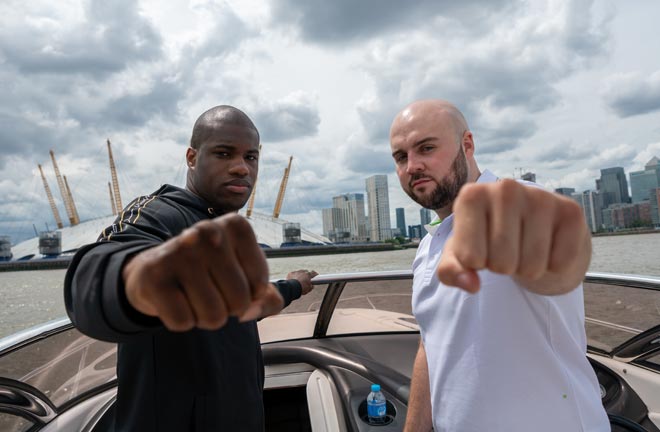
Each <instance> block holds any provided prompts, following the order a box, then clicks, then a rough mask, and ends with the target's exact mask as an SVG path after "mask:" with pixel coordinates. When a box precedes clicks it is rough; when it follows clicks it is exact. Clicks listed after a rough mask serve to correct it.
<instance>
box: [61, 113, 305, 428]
mask: <svg viewBox="0 0 660 432" xmlns="http://www.w3.org/2000/svg"><path fill="white" fill-rule="evenodd" d="M258 158H259V133H258V132H257V129H256V127H255V126H254V124H253V123H252V121H251V120H250V119H249V118H248V116H247V115H245V113H243V112H242V111H240V110H238V109H236V108H234V107H230V106H218V107H215V108H212V109H210V110H208V111H206V112H205V113H204V114H202V115H201V116H200V117H199V119H197V121H196V122H195V126H194V127H193V133H192V138H191V140H190V147H189V148H188V150H187V152H186V161H187V164H188V176H187V181H186V189H180V188H177V187H175V186H171V185H164V186H163V187H161V188H160V189H158V190H157V191H156V192H154V193H153V194H151V195H148V196H143V197H139V198H137V199H135V200H134V201H133V202H132V203H131V204H129V205H128V206H127V207H126V209H124V211H123V212H122V214H121V215H120V216H119V217H118V218H117V219H116V221H115V223H114V224H113V225H112V226H110V227H108V228H106V229H105V230H104V231H103V233H102V234H101V236H100V237H99V240H98V241H97V242H96V243H93V244H90V245H88V246H86V247H84V248H82V249H81V250H80V251H78V253H77V254H76V255H75V257H74V259H73V261H72V263H71V265H70V266H69V269H68V271H67V275H66V279H65V288H64V298H65V303H66V309H67V313H68V314H69V317H70V318H71V320H72V321H73V323H74V324H75V326H76V327H77V328H78V329H79V330H80V331H82V332H83V333H85V334H87V335H89V336H91V337H94V338H97V339H101V340H106V341H110V342H118V343H119V348H118V359H117V378H118V382H119V386H118V395H117V411H116V421H115V428H116V430H117V431H140V432H144V431H220V430H222V431H225V430H226V431H262V430H263V428H264V410H263V402H262V392H263V383H264V369H263V361H262V358H261V346H260V342H259V335H258V332H257V325H256V321H255V320H256V319H258V318H261V317H265V316H268V315H272V314H275V313H278V312H279V311H280V310H281V309H282V308H283V307H285V306H286V305H287V304H288V303H290V302H291V301H292V300H294V299H296V298H298V297H300V295H301V294H306V293H307V292H309V291H310V290H311V289H312V284H311V278H312V277H314V276H315V275H316V273H315V272H307V271H296V272H292V273H289V276H288V277H291V278H292V279H290V280H286V281H278V282H277V283H276V284H275V285H273V284H271V283H269V281H268V276H269V275H268V265H267V263H266V259H265V256H264V254H263V252H262V251H261V249H260V248H259V246H258V244H257V242H256V238H255V236H254V233H253V232H252V229H251V227H250V225H249V223H248V222H247V221H246V220H245V219H243V218H242V217H240V216H238V215H237V214H236V211H238V210H239V209H240V208H241V207H243V205H244V204H245V202H246V201H247V199H248V197H249V195H250V192H251V190H252V187H253V185H254V182H255V179H256V177H257V170H258Z"/></svg>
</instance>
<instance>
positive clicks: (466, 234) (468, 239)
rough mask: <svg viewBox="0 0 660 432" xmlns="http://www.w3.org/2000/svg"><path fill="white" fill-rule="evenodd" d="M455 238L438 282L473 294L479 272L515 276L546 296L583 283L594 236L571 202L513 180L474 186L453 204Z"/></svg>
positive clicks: (444, 256)
mask: <svg viewBox="0 0 660 432" xmlns="http://www.w3.org/2000/svg"><path fill="white" fill-rule="evenodd" d="M453 210H454V228H453V229H454V235H453V237H452V238H450V239H449V240H448V241H447V243H446V245H445V248H444V250H443V253H442V259H441V260H440V264H439V266H438V277H439V278H440V280H441V281H442V282H443V283H445V284H447V285H453V286H457V287H459V288H462V289H464V290H466V291H469V292H476V291H478V290H479V277H478V275H477V271H478V270H482V269H488V270H490V271H493V272H495V273H500V274H506V275H510V276H512V277H513V278H514V279H515V280H516V281H517V282H518V283H520V284H521V285H522V286H524V287H525V288H527V289H528V290H530V291H532V292H534V293H537V294H542V295H559V294H565V293H567V292H569V291H572V290H573V289H575V288H576V287H577V286H578V285H579V284H580V283H581V282H582V280H583V279H584V276H585V274H586V272H587V268H588V267H589V262H590V260H591V234H590V232H589V229H588V228H587V224H586V222H585V220H584V216H583V214H582V210H581V209H580V207H579V206H578V205H577V203H575V202H574V201H573V200H570V199H568V198H565V197H562V196H560V195H557V194H554V193H551V192H547V191H545V190H543V189H540V188H536V187H529V186H524V185H522V184H520V183H518V182H516V181H513V180H502V181H499V182H497V183H489V184H470V185H466V186H464V187H463V189H461V192H460V194H459V196H458V198H457V199H456V202H455V203H454V208H453Z"/></svg>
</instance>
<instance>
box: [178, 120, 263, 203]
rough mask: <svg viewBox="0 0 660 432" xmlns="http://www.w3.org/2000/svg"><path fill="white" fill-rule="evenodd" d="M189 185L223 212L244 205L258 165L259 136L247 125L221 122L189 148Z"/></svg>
mask: <svg viewBox="0 0 660 432" xmlns="http://www.w3.org/2000/svg"><path fill="white" fill-rule="evenodd" d="M186 159H187V161H188V169H189V171H188V189H190V190H191V191H192V192H193V193H195V194H196V195H198V196H200V197H202V198H203V199H204V200H206V201H207V202H208V203H209V204H210V205H211V206H212V207H213V209H214V211H215V213H216V214H218V215H220V214H224V213H228V212H233V211H237V210H239V209H240V208H242V207H243V206H244V205H245V203H246V202H247V200H248V198H249V197H250V193H251V192H252V188H253V187H254V182H255V180H256V178H257V173H258V169H259V136H258V135H257V133H256V131H255V130H253V129H251V128H249V127H245V126H239V125H234V124H224V123H218V124H215V125H213V127H212V129H211V131H210V133H208V134H207V136H206V138H205V139H204V141H202V143H201V144H200V146H199V148H198V149H193V148H189V149H188V152H187V153H186Z"/></svg>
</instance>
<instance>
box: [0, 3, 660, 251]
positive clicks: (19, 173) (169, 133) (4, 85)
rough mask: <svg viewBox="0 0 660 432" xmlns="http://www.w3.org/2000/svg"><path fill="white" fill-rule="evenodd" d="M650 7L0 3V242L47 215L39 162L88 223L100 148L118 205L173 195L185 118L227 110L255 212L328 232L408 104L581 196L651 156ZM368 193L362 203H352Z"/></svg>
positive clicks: (181, 164)
mask: <svg viewBox="0 0 660 432" xmlns="http://www.w3.org/2000/svg"><path fill="white" fill-rule="evenodd" d="M659 16H660V2H657V1H653V0H633V1H629V2H620V1H616V0H601V1H598V2H595V1H588V0H575V1H570V0H547V1H543V0H529V1H522V0H521V1H509V0H465V1H462V2H453V1H442V0H419V1H416V2H403V1H395V0H361V1H355V0H333V1H327V0H307V1H304V2H299V1H294V0H263V1H258V0H226V1H206V0H198V1H183V0H170V1H167V2H162V1H158V0H144V1H133V0H117V1H112V2H107V1H100V0H91V1H86V0H62V1H58V2H52V1H40V0H36V1H30V2H24V1H13V0H8V1H7V0H5V1H3V2H2V3H0V235H9V236H10V237H11V239H12V241H13V242H14V243H17V242H19V241H20V240H23V239H26V238H29V237H32V236H34V229H33V225H34V226H35V227H36V229H37V230H40V231H41V230H44V229H45V228H46V226H48V227H50V228H53V227H54V226H55V222H54V217H53V215H52V212H51V210H50V206H49V204H48V200H47V198H46V193H45V191H44V188H43V184H42V181H41V177H40V174H39V171H38V168H37V166H38V164H41V165H42V166H43V169H44V174H45V176H46V178H47V181H48V183H49V186H50V188H51V190H52V191H53V195H54V197H55V200H56V203H57V205H58V207H59V212H60V214H61V215H62V217H63V219H66V213H65V210H64V206H63V205H62V200H61V196H60V193H59V190H58V186H57V182H56V179H55V175H54V172H53V167H52V164H51V162H50V157H49V150H53V151H54V153H55V156H56V158H57V162H58V165H59V169H60V171H61V172H62V174H64V175H66V177H67V181H68V183H69V186H70V188H71V191H72V195H73V197H74V200H75V202H76V206H77V209H78V212H79V214H80V218H81V220H87V219H91V218H96V217H101V216H107V215H110V214H111V208H110V198H109V193H108V186H107V183H108V181H110V170H109V167H108V155H107V147H106V140H107V139H109V140H110V141H111V142H112V148H113V153H114V159H115V163H116V165H117V169H118V173H119V184H120V189H121V197H122V201H123V204H124V205H126V204H127V203H128V202H129V201H130V200H131V199H132V198H134V197H135V196H138V195H145V194H148V193H150V192H153V191H154V190H156V189H157V188H158V187H159V186H160V185H161V184H163V183H170V184H175V185H179V186H183V185H184V182H185V170H186V168H185V159H184V155H185V150H186V148H187V145H188V142H189V139H190V133H191V129H192V125H193V123H194V121H195V119H196V118H197V117H198V116H199V115H200V114H201V113H202V112H204V111H205V110H206V109H208V108H210V107H213V106H215V105H220V104H229V105H234V106H236V107H238V108H240V109H242V110H243V111H245V112H246V113H247V114H248V115H249V116H250V117H251V118H252V119H253V120H254V122H255V124H256V126H257V128H258V129H259V131H260V134H261V138H262V144H263V149H262V154H261V157H260V169H259V179H258V183H257V192H256V200H255V210H257V211H260V212H263V213H267V214H269V213H272V211H273V207H274V205H275V200H276V197H277V192H278V188H279V184H280V181H281V178H282V175H283V172H284V168H285V167H286V165H287V163H288V159H289V156H293V163H292V168H291V175H290V177H289V181H288V187H287V190H286V195H285V199H284V204H283V208H282V213H281V216H280V217H282V218H284V219H286V220H289V221H292V222H300V223H301V224H302V225H303V227H305V228H307V229H309V230H311V231H314V232H317V233H321V231H322V217H321V209H323V208H327V207H331V206H332V197H333V196H336V195H339V194H343V193H355V192H358V193H365V195H366V191H365V179H366V178H367V177H369V176H371V175H374V174H387V175H388V176H389V178H388V181H389V192H390V208H391V214H392V225H393V226H396V225H395V220H394V217H395V211H394V209H395V208H397V207H404V208H405V209H406V223H407V224H408V225H412V224H417V223H419V206H418V205H417V204H416V203H414V202H413V201H411V200H410V199H409V198H408V197H407V196H406V195H405V194H404V193H403V192H402V191H401V187H400V186H399V183H398V180H397V178H396V175H395V174H394V164H393V161H392V157H391V152H390V149H389V140H388V133H389V127H390V123H391V121H392V119H393V117H394V116H395V115H396V113H397V112H399V111H400V110H401V109H402V108H403V107H405V106H406V105H407V104H408V103H410V102H412V101H414V100H417V99H425V98H442V99H447V100H449V101H451V102H453V103H454V104H456V105H457V106H458V107H459V108H460V109H461V110H462V111H463V113H464V114H465V116H466V118H467V121H468V124H469V126H470V129H471V131H472V132H473V135H474V139H475V148H476V159H477V162H478V164H479V167H480V168H481V169H485V168H488V169H490V170H491V171H493V172H494V173H495V174H497V175H499V176H501V177H515V176H518V175H520V173H522V172H525V171H532V172H535V173H536V176H537V181H538V182H539V183H540V184H542V185H543V186H545V187H547V188H551V189H553V188H557V187H573V188H575V189H576V190H578V191H582V190H586V189H594V188H595V184H594V180H595V179H596V178H597V177H599V175H600V174H599V170H600V169H601V168H607V167H611V166H622V167H624V169H625V170H626V173H629V172H630V171H635V170H642V169H643V166H644V164H645V163H646V162H647V161H648V160H650V159H651V158H652V157H653V156H660V56H659V55H658V53H660V34H659V33H660V30H658V26H657V17H659ZM365 198H366V196H365Z"/></svg>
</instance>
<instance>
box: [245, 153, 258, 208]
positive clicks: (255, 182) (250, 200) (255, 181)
mask: <svg viewBox="0 0 660 432" xmlns="http://www.w3.org/2000/svg"><path fill="white" fill-rule="evenodd" d="M259 155H260V156H261V144H259ZM256 192H257V179H256V178H255V179H254V185H252V192H251V193H250V199H249V200H248V206H247V210H246V211H245V216H246V217H250V216H252V209H253V208H254V195H255V194H256Z"/></svg>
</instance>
